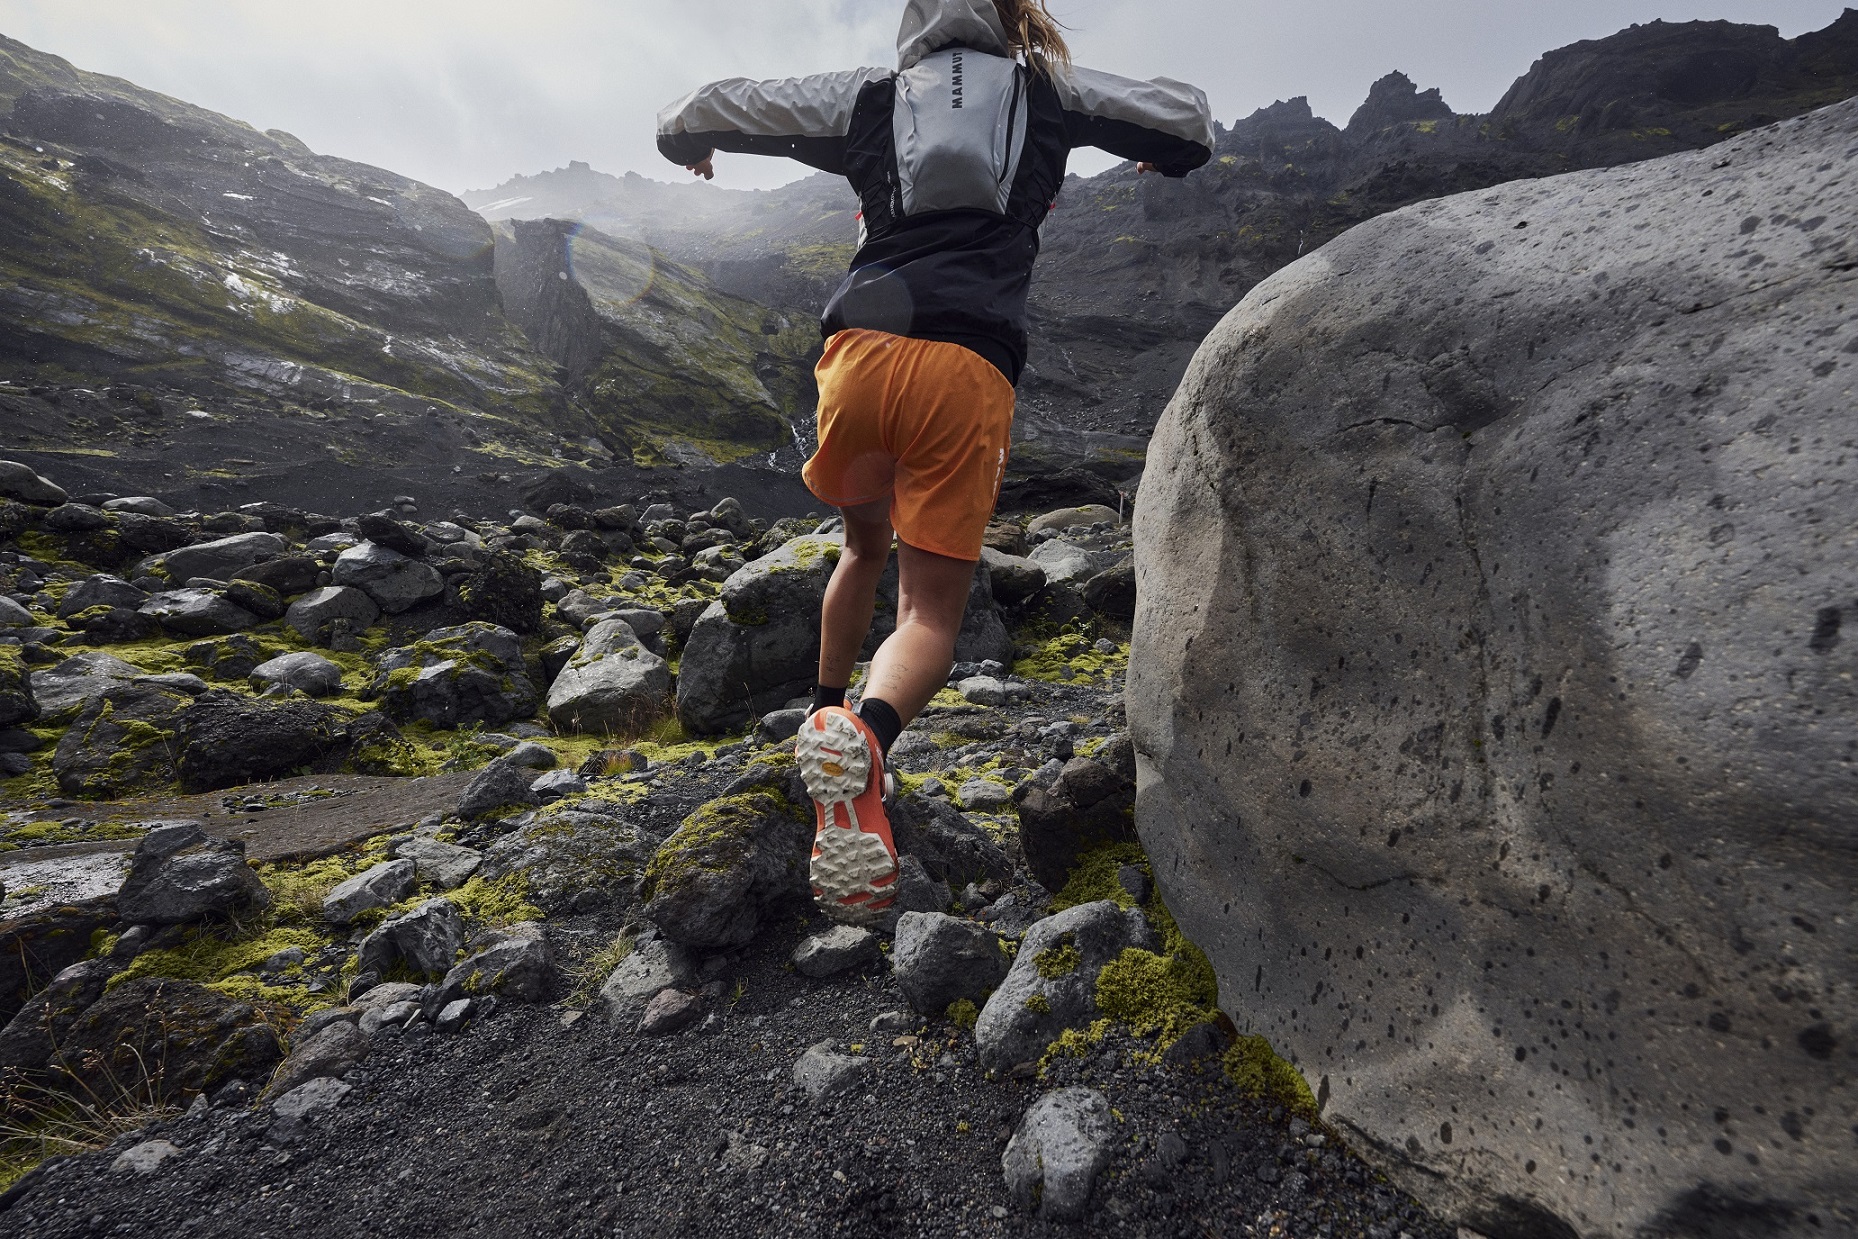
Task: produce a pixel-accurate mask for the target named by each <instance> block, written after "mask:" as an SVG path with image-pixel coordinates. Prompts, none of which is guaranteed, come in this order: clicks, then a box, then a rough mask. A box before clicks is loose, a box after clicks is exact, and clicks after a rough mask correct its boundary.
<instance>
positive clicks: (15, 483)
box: [0, 460, 70, 508]
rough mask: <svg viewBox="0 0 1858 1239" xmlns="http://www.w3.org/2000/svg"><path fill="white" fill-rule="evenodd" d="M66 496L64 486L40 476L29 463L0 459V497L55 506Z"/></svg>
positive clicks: (46, 506) (41, 505)
mask: <svg viewBox="0 0 1858 1239" xmlns="http://www.w3.org/2000/svg"><path fill="white" fill-rule="evenodd" d="M68 498H70V496H69V495H67V494H65V491H64V487H62V486H59V485H58V484H57V483H56V482H50V481H47V480H46V479H45V478H43V477H40V476H39V474H38V473H37V472H36V471H34V470H33V468H32V467H31V466H30V465H22V464H20V463H19V462H18V461H16V460H0V499H17V500H18V501H19V502H21V503H31V504H36V505H38V506H39V507H43V508H55V507H57V506H58V505H59V504H61V503H63V502H64V501H65V500H66V499H68Z"/></svg>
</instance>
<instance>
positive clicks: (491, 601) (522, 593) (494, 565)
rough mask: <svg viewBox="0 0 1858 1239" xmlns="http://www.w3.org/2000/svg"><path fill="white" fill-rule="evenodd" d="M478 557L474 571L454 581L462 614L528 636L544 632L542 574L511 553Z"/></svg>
mask: <svg viewBox="0 0 1858 1239" xmlns="http://www.w3.org/2000/svg"><path fill="white" fill-rule="evenodd" d="M478 558H479V560H480V562H479V564H478V566H477V567H476V568H475V569H474V570H472V571H471V572H470V573H469V574H467V575H465V576H463V577H460V578H457V579H456V580H455V581H454V582H453V585H452V592H453V593H455V594H456V595H457V606H458V610H459V612H460V613H461V614H463V615H464V616H466V617H467V618H469V619H474V620H482V621H483V622H485V623H488V624H495V625H497V626H498V627H500V628H508V629H510V630H511V631H513V632H520V633H523V634H525V635H528V634H530V633H535V632H539V631H541V628H542V574H541V573H539V572H537V571H536V570H535V569H534V568H532V567H530V566H529V565H528V564H527V563H525V562H524V561H523V559H522V557H521V556H519V555H512V554H509V553H508V552H504V551H495V552H489V553H486V554H483V555H480V556H479V557H478Z"/></svg>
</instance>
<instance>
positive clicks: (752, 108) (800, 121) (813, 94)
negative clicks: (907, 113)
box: [658, 69, 889, 180]
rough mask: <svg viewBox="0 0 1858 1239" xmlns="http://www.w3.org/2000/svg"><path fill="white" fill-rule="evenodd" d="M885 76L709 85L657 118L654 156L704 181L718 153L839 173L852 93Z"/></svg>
mask: <svg viewBox="0 0 1858 1239" xmlns="http://www.w3.org/2000/svg"><path fill="white" fill-rule="evenodd" d="M887 76H889V75H888V73H887V72H886V71H884V70H882V69H853V70H850V71H848V72H844V73H821V74H817V75H815V76H813V77H794V78H782V79H779V80H777V81H772V82H753V81H750V80H748V79H747V78H739V77H737V78H728V79H726V80H724V81H720V82H711V83H710V84H709V85H708V86H703V87H700V88H698V89H697V90H695V91H692V92H691V93H690V94H689V95H686V96H685V97H684V98H682V99H679V100H678V101H677V102H676V103H673V104H672V105H671V106H670V107H667V108H666V109H665V110H664V111H662V112H660V113H658V152H659V153H660V154H661V155H663V156H664V157H665V158H666V159H669V160H670V161H671V162H672V163H677V164H682V165H684V166H685V167H687V168H689V169H690V170H691V171H693V172H695V173H696V174H697V175H698V176H701V177H703V178H704V179H706V180H707V179H709V177H710V176H711V175H712V174H713V171H714V169H712V168H711V166H710V156H711V155H712V154H713V153H714V152H716V151H739V152H742V153H744V154H749V155H784V156H786V157H788V158H789V159H798V160H799V161H800V162H801V163H803V164H807V165H808V166H810V167H814V168H818V169H819V170H820V171H822V172H834V173H843V172H844V171H845V131H846V130H847V129H848V128H849V127H850V126H851V120H852V109H853V108H854V107H855V106H856V105H857V103H858V92H859V91H860V90H862V89H863V88H864V87H865V85H866V84H867V83H869V82H873V81H877V80H880V79H882V78H884V77H887Z"/></svg>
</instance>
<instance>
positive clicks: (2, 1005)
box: [0, 897, 119, 1021]
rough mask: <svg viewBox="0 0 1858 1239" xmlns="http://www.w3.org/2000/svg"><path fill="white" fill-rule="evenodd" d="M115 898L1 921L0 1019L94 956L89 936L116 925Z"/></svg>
mask: <svg viewBox="0 0 1858 1239" xmlns="http://www.w3.org/2000/svg"><path fill="white" fill-rule="evenodd" d="M118 919H119V918H118V916H117V912H116V900H115V899H114V897H109V898H104V899H93V900H90V901H88V902H86V903H81V904H58V905H55V906H53V907H49V908H44V909H41V910H40V911H37V912H28V913H26V914H25V915H23V916H16V917H13V918H11V919H10V920H4V921H0V1020H7V1021H11V1020H12V1019H13V1017H14V1016H16V1015H18V1014H19V1012H20V1010H21V1008H22V1007H23V1006H24V1005H25V1003H26V1000H27V999H28V998H30V997H31V996H32V995H34V994H36V993H38V992H40V990H42V989H43V988H44V987H45V986H46V984H47V983H49V982H50V981H51V980H52V978H53V977H55V976H56V975H57V974H58V973H60V972H62V971H63V970H64V969H66V968H69V967H70V966H71V965H72V964H75V963H78V962H79V961H80V960H82V959H83V958H84V957H85V956H86V955H88V954H89V953H90V940H91V935H93V934H95V933H96V932H97V931H98V930H99V929H106V928H108V927H110V926H112V925H115V924H117V922H118Z"/></svg>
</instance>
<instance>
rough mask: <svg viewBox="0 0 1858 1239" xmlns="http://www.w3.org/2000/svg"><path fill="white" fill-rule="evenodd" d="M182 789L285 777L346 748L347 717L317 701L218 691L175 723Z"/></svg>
mask: <svg viewBox="0 0 1858 1239" xmlns="http://www.w3.org/2000/svg"><path fill="white" fill-rule="evenodd" d="M175 722H176V724H177V727H176V730H177V733H178V740H177V748H178V751H179V754H180V760H179V761H178V762H177V763H176V771H177V773H178V774H179V776H180V781H181V787H182V788H183V789H184V790H186V791H190V792H205V791H214V790H216V789H218V788H222V787H237V786H239V785H241V784H244V783H257V782H261V781H263V780H265V779H275V778H281V777H284V776H286V775H289V774H291V773H293V772H295V771H297V770H300V769H302V768H303V767H305V766H313V765H315V764H316V763H317V762H319V761H321V760H322V759H323V758H324V757H326V756H328V755H330V754H331V753H335V752H337V751H338V750H341V749H343V748H345V747H346V746H347V745H348V743H349V733H348V730H347V728H346V727H344V725H343V723H344V717H343V715H342V714H340V713H339V712H337V711H336V710H334V709H332V708H330V707H329V706H324V705H317V704H315V703H314V702H309V701H302V700H291V701H255V700H253V699H252V698H250V697H247V696H245V695H244V694H242V693H235V692H232V691H230V690H228V689H214V690H212V691H211V692H207V693H204V694H202V695H201V696H199V697H197V698H195V699H194V702H193V705H192V706H191V707H189V708H188V709H187V710H185V711H184V712H182V713H181V714H180V715H179V716H178V717H177V718H176V720H175Z"/></svg>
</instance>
